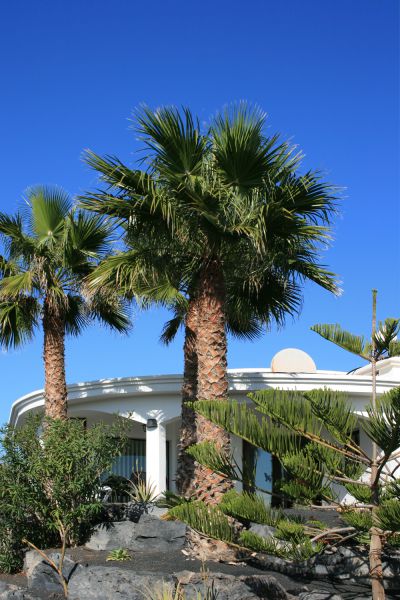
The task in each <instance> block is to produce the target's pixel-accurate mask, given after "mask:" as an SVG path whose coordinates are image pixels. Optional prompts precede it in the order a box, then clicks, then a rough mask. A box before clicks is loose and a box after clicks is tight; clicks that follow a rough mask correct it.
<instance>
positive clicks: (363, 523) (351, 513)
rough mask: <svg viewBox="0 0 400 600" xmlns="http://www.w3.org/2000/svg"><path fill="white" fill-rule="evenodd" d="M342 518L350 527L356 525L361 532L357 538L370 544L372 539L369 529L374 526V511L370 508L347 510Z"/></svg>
mask: <svg viewBox="0 0 400 600" xmlns="http://www.w3.org/2000/svg"><path fill="white" fill-rule="evenodd" d="M342 519H343V521H344V522H345V523H347V525H350V527H354V528H355V529H357V530H358V531H359V532H360V533H359V534H358V535H357V536H356V539H357V541H358V542H359V543H361V544H368V543H369V540H370V535H369V530H370V529H371V527H372V523H373V521H372V513H371V511H370V510H351V509H349V510H345V511H343V512H342Z"/></svg>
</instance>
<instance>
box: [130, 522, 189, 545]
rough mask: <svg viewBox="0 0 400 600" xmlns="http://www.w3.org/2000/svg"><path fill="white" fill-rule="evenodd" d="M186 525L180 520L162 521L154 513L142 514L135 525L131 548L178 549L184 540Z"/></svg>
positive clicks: (183, 543)
mask: <svg viewBox="0 0 400 600" xmlns="http://www.w3.org/2000/svg"><path fill="white" fill-rule="evenodd" d="M186 529H187V528H186V525H185V524H184V523H181V522H180V521H162V520H161V519H159V518H158V517H156V516H154V515H142V516H141V518H140V521H139V523H137V525H136V532H135V539H134V542H133V546H131V549H132V550H157V551H158V552H168V551H171V550H180V549H181V548H183V546H184V545H185V541H186Z"/></svg>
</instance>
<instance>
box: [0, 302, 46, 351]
mask: <svg viewBox="0 0 400 600" xmlns="http://www.w3.org/2000/svg"><path fill="white" fill-rule="evenodd" d="M39 315H40V306H39V304H38V302H37V300H35V299H34V298H32V297H30V296H20V297H18V298H16V299H14V300H2V301H0V344H1V345H2V346H3V347H4V348H6V349H8V348H16V347H18V346H21V345H23V344H24V343H26V342H27V341H29V340H30V339H31V338H32V337H33V335H34V332H35V329H36V327H37V325H38V319H39Z"/></svg>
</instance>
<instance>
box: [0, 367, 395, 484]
mask: <svg viewBox="0 0 400 600" xmlns="http://www.w3.org/2000/svg"><path fill="white" fill-rule="evenodd" d="M378 371H379V375H378V381H377V392H378V394H382V393H384V392H386V391H388V390H390V389H393V388H394V387H396V386H398V385H400V358H392V359H387V360H384V361H381V363H380V364H379V368H378ZM181 385H182V377H181V375H155V376H146V377H127V378H121V379H104V380H99V381H92V382H88V383H79V384H73V385H70V386H68V401H69V414H70V416H71V417H85V418H87V420H88V424H89V425H90V424H91V423H93V422H96V421H99V420H101V421H105V422H110V421H111V420H112V419H113V417H114V415H116V414H119V415H121V416H123V417H125V418H128V419H130V420H131V421H132V426H131V430H130V433H129V435H130V437H134V438H138V439H143V438H145V439H146V454H147V456H146V462H147V476H148V480H149V482H151V483H153V484H155V485H156V487H157V490H158V491H160V492H161V491H162V490H163V489H164V487H165V483H164V482H165V478H166V460H165V452H164V453H163V452H162V449H163V448H165V441H166V440H169V442H170V444H169V446H170V471H171V472H170V474H169V475H170V482H171V487H172V489H174V482H173V475H174V472H175V470H176V464H177V444H178V441H179V419H180V410H181ZM321 387H328V388H330V389H332V390H336V391H341V392H345V393H346V394H347V395H348V399H349V403H350V404H351V406H352V407H353V409H354V411H355V412H356V413H357V414H359V415H360V417H365V416H366V411H365V407H366V405H367V404H368V403H369V401H370V395H371V374H370V367H369V366H366V367H363V368H362V369H359V370H358V371H356V372H354V373H351V374H347V373H344V372H340V371H316V372H314V373H276V372H272V371H271V369H232V370H229V390H230V396H231V397H232V398H235V399H237V400H245V398H246V395H247V394H248V393H249V392H250V391H256V390H260V389H266V388H281V389H297V390H304V391H306V390H311V389H314V388H321ZM43 405H44V399H43V391H42V390H39V391H35V392H32V393H30V394H27V395H26V396H24V397H22V398H20V399H19V400H17V401H16V402H15V403H14V404H13V406H12V409H11V415H10V423H11V424H13V425H20V424H22V423H23V422H24V419H25V418H26V415H27V414H28V413H31V412H37V411H40V410H42V409H43ZM149 418H155V419H156V420H157V423H158V427H157V428H155V429H153V430H146V431H143V425H144V424H145V423H146V422H147V419H149ZM361 443H362V446H363V448H364V449H365V450H366V451H367V452H368V451H370V448H369V447H368V445H369V442H368V441H367V440H366V439H361ZM232 447H233V451H234V454H235V458H236V460H237V461H238V463H239V464H241V460H242V451H241V443H240V440H238V439H237V438H233V440H232Z"/></svg>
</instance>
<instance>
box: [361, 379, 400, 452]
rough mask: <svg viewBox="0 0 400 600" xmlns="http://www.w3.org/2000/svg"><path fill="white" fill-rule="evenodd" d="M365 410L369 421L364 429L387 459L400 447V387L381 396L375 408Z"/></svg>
mask: <svg viewBox="0 0 400 600" xmlns="http://www.w3.org/2000/svg"><path fill="white" fill-rule="evenodd" d="M366 410H367V413H368V417H369V419H368V421H367V422H366V423H365V426H364V429H365V431H366V433H367V435H368V436H369V437H370V438H371V439H372V440H373V441H374V442H376V443H377V444H378V446H379V447H380V448H382V450H383V451H384V453H385V455H386V457H388V458H389V457H390V455H391V454H392V452H395V451H396V450H397V449H398V448H399V447H400V387H397V388H394V389H392V390H390V391H389V392H386V393H384V394H382V396H380V397H379V398H378V399H377V402H376V408H373V407H372V406H367V409H366Z"/></svg>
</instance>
